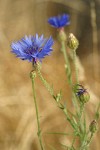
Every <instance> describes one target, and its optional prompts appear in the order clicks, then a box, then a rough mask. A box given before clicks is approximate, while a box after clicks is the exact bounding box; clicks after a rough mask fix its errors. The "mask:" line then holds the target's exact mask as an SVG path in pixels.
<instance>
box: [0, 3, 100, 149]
mask: <svg viewBox="0 0 100 150" xmlns="http://www.w3.org/2000/svg"><path fill="white" fill-rule="evenodd" d="M72 2H74V4H73V3H72ZM72 2H67V1H66V2H65V1H64V0H58V1H57V0H51V1H49V0H28V1H27V0H0V150H38V149H39V145H38V140H37V124H36V116H35V108H34V103H33V98H32V88H31V80H30V71H31V70H32V66H31V64H30V63H28V62H26V61H21V60H20V59H17V58H15V56H13V54H11V53H10V44H11V42H12V41H13V40H18V39H20V38H21V37H23V36H24V35H25V34H27V35H29V34H33V35H34V34H35V33H38V34H39V35H41V34H42V33H43V34H45V36H49V35H51V34H52V35H53V37H54V39H55V41H56V44H55V46H54V51H53V53H52V55H51V56H50V57H48V58H45V60H44V61H43V64H42V72H43V74H44V76H45V78H46V79H47V80H48V81H49V82H50V83H52V84H53V85H54V89H55V92H58V91H59V90H60V89H62V92H63V100H64V102H65V101H66V102H67V105H68V107H70V108H71V109H73V106H72V105H71V100H70V92H69V88H68V85H67V84H66V83H67V82H66V77H65V71H64V60H63V56H62V53H61V52H60V47H59V43H58V42H57V39H56V36H55V34H56V32H55V29H52V28H51V27H50V26H49V25H48V24H47V18H48V17H50V16H52V15H54V14H55V15H56V14H58V13H60V12H67V13H70V14H71V20H72V21H71V22H72V23H71V26H70V27H68V28H67V31H66V32H69V31H70V32H73V33H74V34H75V35H77V36H78V37H79V38H80V47H79V50H78V54H79V58H80V60H81V61H79V63H78V65H79V68H80V80H81V82H82V83H83V84H84V85H86V88H88V89H89V91H90V93H91V100H90V102H89V104H88V105H87V107H86V111H87V120H88V122H89V121H92V119H93V112H94V111H95V109H96V104H97V103H98V101H99V96H100V91H99V88H100V80H99V78H98V79H94V78H93V61H92V42H91V32H92V30H90V26H91V25H90V23H88V22H89V19H90V14H89V9H88V6H87V4H86V3H85V2H83V1H78V0H75V1H74V0H73V1H72ZM76 4H77V5H76ZM98 4H99V6H100V3H99V1H98ZM86 10H87V11H86ZM80 14H81V15H80ZM97 15H98V14H97ZM81 17H83V20H82V19H81ZM86 19H87V20H86ZM79 20H80V21H79ZM98 29H99V25H98ZM82 30H83V32H82ZM99 32H100V31H99V30H98V33H99ZM80 63H82V64H80ZM95 67H96V66H95ZM99 67H100V66H99ZM98 69H99V68H98ZM62 79H63V80H62ZM36 83H37V84H36V92H37V99H38V105H39V111H40V115H41V118H40V121H41V126H42V130H43V133H46V132H50V131H61V132H63V131H64V130H66V132H67V131H71V129H70V128H69V126H68V123H66V120H65V117H64V115H63V114H62V112H61V111H60V110H59V109H58V108H57V106H56V104H55V102H54V100H53V99H52V98H51V96H50V95H49V94H48V92H47V91H46V89H45V87H43V85H42V83H41V81H40V80H39V79H38V77H37V79H36ZM95 83H96V84H95ZM95 85H96V87H97V86H98V88H96V87H95ZM94 87H95V88H94ZM95 89H96V90H95ZM99 123H100V122H99ZM99 133H100V132H98V133H97V134H96V135H95V137H94V139H93V143H92V144H91V150H99V149H100V142H99V138H100V135H99ZM43 138H44V142H45V143H46V150H49V149H50V147H49V146H50V145H53V146H55V147H56V146H57V145H58V147H57V150H61V147H60V145H59V142H62V143H70V139H68V137H62V136H60V137H59V136H54V135H47V134H43Z"/></svg>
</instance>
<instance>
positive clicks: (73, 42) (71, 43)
mask: <svg viewBox="0 0 100 150" xmlns="http://www.w3.org/2000/svg"><path fill="white" fill-rule="evenodd" d="M78 45H79V42H78V40H77V39H76V37H75V36H74V35H73V34H72V33H70V34H69V36H68V38H67V46H68V47H69V48H70V49H72V50H76V49H77V48H78Z"/></svg>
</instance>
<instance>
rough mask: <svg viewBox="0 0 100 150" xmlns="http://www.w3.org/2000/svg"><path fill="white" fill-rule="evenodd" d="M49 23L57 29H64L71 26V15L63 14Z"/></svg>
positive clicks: (49, 20) (50, 19)
mask: <svg viewBox="0 0 100 150" xmlns="http://www.w3.org/2000/svg"><path fill="white" fill-rule="evenodd" d="M48 23H49V24H50V25H51V26H53V27H55V28H62V27H64V26H67V25H69V24H70V21H69V15H68V14H63V15H58V16H54V17H50V18H49V19H48Z"/></svg>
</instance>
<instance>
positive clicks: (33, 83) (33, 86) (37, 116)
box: [31, 72, 44, 150]
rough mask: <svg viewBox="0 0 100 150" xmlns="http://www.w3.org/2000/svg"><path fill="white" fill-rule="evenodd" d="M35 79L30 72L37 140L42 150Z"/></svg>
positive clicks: (33, 74) (34, 75) (34, 74)
mask: <svg viewBox="0 0 100 150" xmlns="http://www.w3.org/2000/svg"><path fill="white" fill-rule="evenodd" d="M35 77H36V73H32V72H31V79H32V89H33V98H34V104H35V110H36V118H37V126H38V132H37V135H38V139H39V143H40V147H41V150H44V148H43V144H42V137H41V128H40V121H39V111H38V106H37V101H36V93H35V80H34V79H35Z"/></svg>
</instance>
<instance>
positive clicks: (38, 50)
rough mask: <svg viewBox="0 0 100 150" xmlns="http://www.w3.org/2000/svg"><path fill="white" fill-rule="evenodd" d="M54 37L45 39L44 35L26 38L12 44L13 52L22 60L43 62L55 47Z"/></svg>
mask: <svg viewBox="0 0 100 150" xmlns="http://www.w3.org/2000/svg"><path fill="white" fill-rule="evenodd" d="M53 43H54V42H53V39H52V37H50V38H48V39H44V37H43V35H41V36H40V37H38V34H36V36H31V35H30V36H25V37H23V38H22V39H21V40H19V41H17V42H13V43H12V44H11V48H12V50H11V52H12V53H14V54H15V55H16V56H17V57H19V58H20V59H22V60H28V61H30V62H34V63H36V61H37V60H39V61H41V60H42V59H43V58H44V57H45V56H46V55H50V52H51V51H52V45H53Z"/></svg>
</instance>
